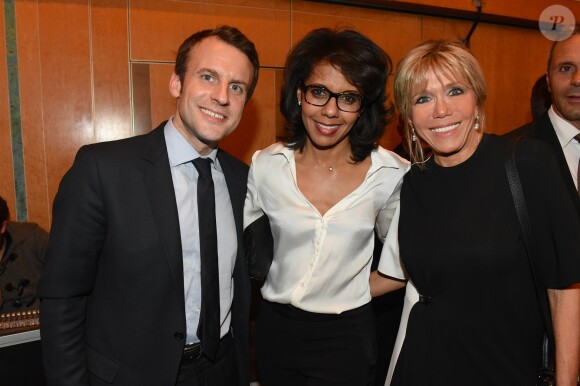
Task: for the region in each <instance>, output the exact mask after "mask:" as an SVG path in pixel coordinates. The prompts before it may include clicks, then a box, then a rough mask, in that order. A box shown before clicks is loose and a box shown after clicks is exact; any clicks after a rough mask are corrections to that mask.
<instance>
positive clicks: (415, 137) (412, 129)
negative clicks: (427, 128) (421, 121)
mask: <svg viewBox="0 0 580 386" xmlns="http://www.w3.org/2000/svg"><path fill="white" fill-rule="evenodd" d="M411 133H413V135H411V139H412V140H413V142H417V136H416V135H415V128H414V127H413V126H411Z"/></svg>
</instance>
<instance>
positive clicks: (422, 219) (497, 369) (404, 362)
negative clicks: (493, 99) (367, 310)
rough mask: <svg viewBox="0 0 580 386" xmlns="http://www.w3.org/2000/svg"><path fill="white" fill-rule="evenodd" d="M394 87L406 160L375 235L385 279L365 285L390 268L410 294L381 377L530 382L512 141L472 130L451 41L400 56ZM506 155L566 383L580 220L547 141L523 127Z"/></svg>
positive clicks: (576, 332) (476, 87) (478, 114)
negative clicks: (382, 230) (392, 236)
mask: <svg viewBox="0 0 580 386" xmlns="http://www.w3.org/2000/svg"><path fill="white" fill-rule="evenodd" d="M394 89H395V99H396V101H397V106H398V108H399V111H400V112H401V114H402V115H403V116H404V117H405V118H406V122H405V123H406V124H405V137H406V138H407V141H408V143H409V145H410V148H411V157H412V162H413V163H414V164H413V166H412V168H411V170H410V171H409V173H407V174H406V175H405V178H404V182H403V186H402V190H401V205H400V216H399V217H398V225H399V227H398V243H397V242H396V241H395V242H394V246H391V247H388V245H387V244H385V247H384V248H383V253H382V255H381V260H380V262H379V267H378V269H379V271H380V272H381V273H382V274H383V276H381V275H379V274H376V275H374V276H373V278H372V282H371V285H372V290H373V294H375V295H376V294H380V293H382V292H383V291H382V289H381V286H382V285H385V286H387V287H389V288H387V289H390V287H392V283H390V282H392V281H393V280H392V278H399V279H403V278H410V279H411V281H412V285H413V286H414V288H415V289H416V292H417V296H416V299H417V300H418V301H416V302H414V303H413V304H411V305H410V307H409V308H410V312H409V313H408V321H407V324H406V326H405V327H404V329H403V328H401V329H400V333H402V332H401V331H406V335H405V339H404V342H403V345H402V349H401V351H400V353H398V359H397V360H396V365H394V371H391V372H390V378H389V379H388V380H387V382H388V383H387V384H390V385H393V386H402V385H404V386H424V385H435V384H445V385H450V386H455V385H456V386H460V385H465V384H469V385H473V386H488V385H494V386H512V385H530V386H531V385H535V384H536V379H537V375H538V369H539V367H540V352H541V347H542V338H543V331H544V325H543V319H542V314H541V311H540V307H539V304H538V299H537V295H536V291H535V287H534V279H533V277H532V274H531V271H530V265H529V261H528V257H527V253H526V249H525V245H524V243H523V242H522V241H521V240H522V234H521V230H520V224H519V221H518V218H517V215H516V211H515V206H514V202H513V198H512V194H511V192H510V188H509V185H508V180H507V175H506V170H505V165H504V161H505V159H506V154H507V152H508V149H509V148H510V146H511V142H510V140H509V139H507V138H503V137H499V136H496V135H492V134H485V133H484V132H485V129H486V119H485V99H486V85H485V80H484V77H483V73H482V71H481V67H480V65H479V63H478V61H477V59H476V58H475V57H474V56H473V55H472V53H471V52H470V51H469V50H468V49H467V48H466V47H465V46H464V45H462V44H460V43H458V42H451V41H428V42H424V43H422V44H420V45H418V46H417V47H415V48H414V49H412V50H411V51H410V52H409V53H408V54H407V55H406V56H405V57H404V58H403V59H402V60H401V62H400V63H399V66H398V68H397V72H396V75H395V82H394ZM423 141H424V142H427V143H428V145H429V147H430V149H431V150H432V152H433V156H432V157H431V158H429V159H425V158H424V156H423V150H422V149H423V147H422V146H421V142H423ZM515 156H516V162H517V167H518V172H519V175H520V179H521V181H522V187H523V190H524V192H525V193H526V197H525V200H526V202H527V206H528V211H529V213H530V218H531V223H532V231H533V238H534V241H535V243H536V245H535V247H536V249H537V251H536V252H537V253H536V257H537V258H538V259H537V261H536V263H537V265H538V266H539V268H540V269H538V270H537V271H538V272H537V273H539V276H540V280H541V282H542V283H543V284H544V285H545V287H546V288H548V293H549V300H550V306H551V307H550V308H551V315H552V320H553V325H554V332H555V337H556V342H555V343H556V369H557V374H556V377H557V384H558V385H559V386H561V385H566V386H572V385H575V384H576V376H577V370H578V369H577V365H578V350H579V347H580V329H579V328H578V326H579V325H580V289H579V288H578V287H577V283H578V282H580V259H579V258H578V256H580V239H579V238H578V234H580V218H579V217H578V216H577V215H576V214H575V212H574V202H573V200H572V197H571V196H570V195H569V194H568V191H567V188H566V186H565V185H564V182H563V179H562V176H561V174H560V169H559V167H558V163H557V159H556V156H555V155H554V154H553V152H551V151H550V149H549V148H548V147H547V146H546V145H544V144H543V143H541V142H539V141H536V140H533V139H530V138H524V139H522V140H521V141H520V143H519V144H518V146H517V148H516V154H515ZM397 246H398V247H399V253H396V247H397ZM401 263H402V264H401ZM409 285H410V284H409ZM406 301H408V300H407V298H406Z"/></svg>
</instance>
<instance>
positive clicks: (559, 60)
mask: <svg viewBox="0 0 580 386" xmlns="http://www.w3.org/2000/svg"><path fill="white" fill-rule="evenodd" d="M544 79H545V81H546V84H547V87H548V92H549V94H550V95H551V107H549V109H547V111H545V112H543V113H542V114H541V115H540V116H536V115H535V114H533V115H534V119H533V121H532V122H530V123H527V124H526V125H524V126H522V127H519V128H517V129H516V130H514V131H511V132H509V133H508V134H507V136H510V137H514V136H521V135H527V136H530V137H533V138H536V139H539V140H541V141H543V142H545V143H546V144H548V145H549V146H550V147H551V148H552V149H553V150H554V152H555V153H556V159H557V161H558V165H559V166H560V169H561V171H562V176H563V178H564V183H565V184H566V186H567V187H568V190H569V192H570V194H571V195H572V196H573V197H575V199H574V201H575V204H576V210H577V212H578V215H579V216H580V199H578V186H579V185H578V171H579V170H580V169H579V163H580V162H579V160H580V141H579V140H580V31H579V30H578V27H577V29H576V30H575V31H574V32H573V33H572V35H571V36H570V37H568V38H567V39H565V40H562V41H556V42H554V43H553V44H552V47H551V49H550V54H549V57H548V65H547V70H546V76H545V77H544ZM533 95H534V94H533V92H532V98H533ZM532 105H534V104H533V102H532ZM532 111H533V110H532Z"/></svg>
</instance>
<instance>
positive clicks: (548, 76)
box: [546, 72, 552, 93]
mask: <svg viewBox="0 0 580 386" xmlns="http://www.w3.org/2000/svg"><path fill="white" fill-rule="evenodd" d="M546 85H547V86H548V91H549V92H550V93H551V92H552V89H551V88H550V75H548V73H547V72H546Z"/></svg>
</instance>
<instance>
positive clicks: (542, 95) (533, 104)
mask: <svg viewBox="0 0 580 386" xmlns="http://www.w3.org/2000/svg"><path fill="white" fill-rule="evenodd" d="M551 105H552V95H551V94H550V89H549V87H548V82H547V81H546V75H542V76H540V77H539V78H538V79H537V80H536V83H534V86H533V87H532V95H531V96H530V111H531V112H532V120H536V119H538V118H539V117H541V116H542V115H543V114H544V113H545V112H546V111H548V110H549V109H550V106H551Z"/></svg>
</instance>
